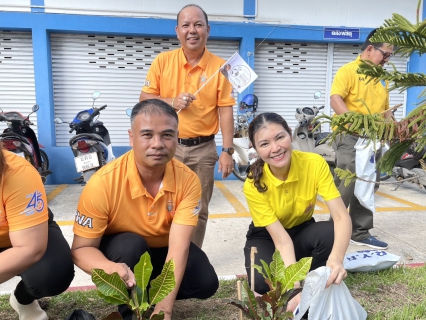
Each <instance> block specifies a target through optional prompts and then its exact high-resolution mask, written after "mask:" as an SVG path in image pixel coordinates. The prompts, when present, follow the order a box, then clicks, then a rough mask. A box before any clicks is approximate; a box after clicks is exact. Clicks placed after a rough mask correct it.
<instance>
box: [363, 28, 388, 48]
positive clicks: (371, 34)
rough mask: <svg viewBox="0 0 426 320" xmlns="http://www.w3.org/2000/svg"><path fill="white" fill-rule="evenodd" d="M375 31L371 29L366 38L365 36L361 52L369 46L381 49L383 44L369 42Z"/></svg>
mask: <svg viewBox="0 0 426 320" xmlns="http://www.w3.org/2000/svg"><path fill="white" fill-rule="evenodd" d="M376 31H377V29H373V30H372V31H371V32H370V33H369V34H368V36H367V38H366V39H365V41H364V44H363V45H362V48H361V50H362V51H364V50H365V49H367V47H368V46H369V45H372V46H375V47H378V48H381V47H382V46H383V44H384V42H371V41H370V38H371V37H372V36H374V34H375V33H376Z"/></svg>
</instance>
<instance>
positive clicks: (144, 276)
mask: <svg viewBox="0 0 426 320" xmlns="http://www.w3.org/2000/svg"><path fill="white" fill-rule="evenodd" d="M152 269H153V268H152V263H151V257H150V256H149V253H148V252H145V253H144V254H143V255H142V256H141V258H140V260H139V262H138V263H137V264H136V266H135V278H136V284H137V285H138V287H139V288H141V289H142V300H141V302H148V294H147V291H146V287H147V286H148V283H149V278H150V277H151V274H152Z"/></svg>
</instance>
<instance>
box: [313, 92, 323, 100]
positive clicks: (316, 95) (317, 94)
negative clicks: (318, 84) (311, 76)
mask: <svg viewBox="0 0 426 320" xmlns="http://www.w3.org/2000/svg"><path fill="white" fill-rule="evenodd" d="M319 98H321V91H317V92H315V93H314V99H319Z"/></svg>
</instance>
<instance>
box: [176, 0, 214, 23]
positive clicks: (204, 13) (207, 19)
mask: <svg viewBox="0 0 426 320" xmlns="http://www.w3.org/2000/svg"><path fill="white" fill-rule="evenodd" d="M188 7H196V8H198V9H200V10H201V12H203V15H204V18H205V19H206V24H207V25H209V18H208V17H207V13H206V12H205V11H204V10H203V8H201V7H200V6H199V5H198V4H193V3H191V4H187V5H186V6H184V7H183V8H182V9H180V11H179V13H178V14H177V18H176V21H177V25H179V16H180V13H181V12H182V10H183V9H186V8H188Z"/></svg>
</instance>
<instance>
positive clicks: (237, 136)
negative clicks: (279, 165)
mask: <svg viewBox="0 0 426 320" xmlns="http://www.w3.org/2000/svg"><path fill="white" fill-rule="evenodd" d="M257 104H258V99H257V96H256V95H254V94H247V95H245V96H244V98H243V99H242V100H241V102H240V115H238V116H237V118H236V119H235V122H234V139H233V147H234V153H233V154H232V159H233V160H234V168H233V170H232V171H233V173H234V175H235V176H236V177H237V178H238V179H239V180H241V181H245V180H246V178H247V170H248V168H249V166H250V165H251V164H253V163H254V162H255V161H256V159H257V153H256V150H254V148H253V147H252V146H251V143H250V140H249V137H248V126H249V123H250V119H253V118H254V116H255V113H256V110H257ZM243 112H244V113H243Z"/></svg>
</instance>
